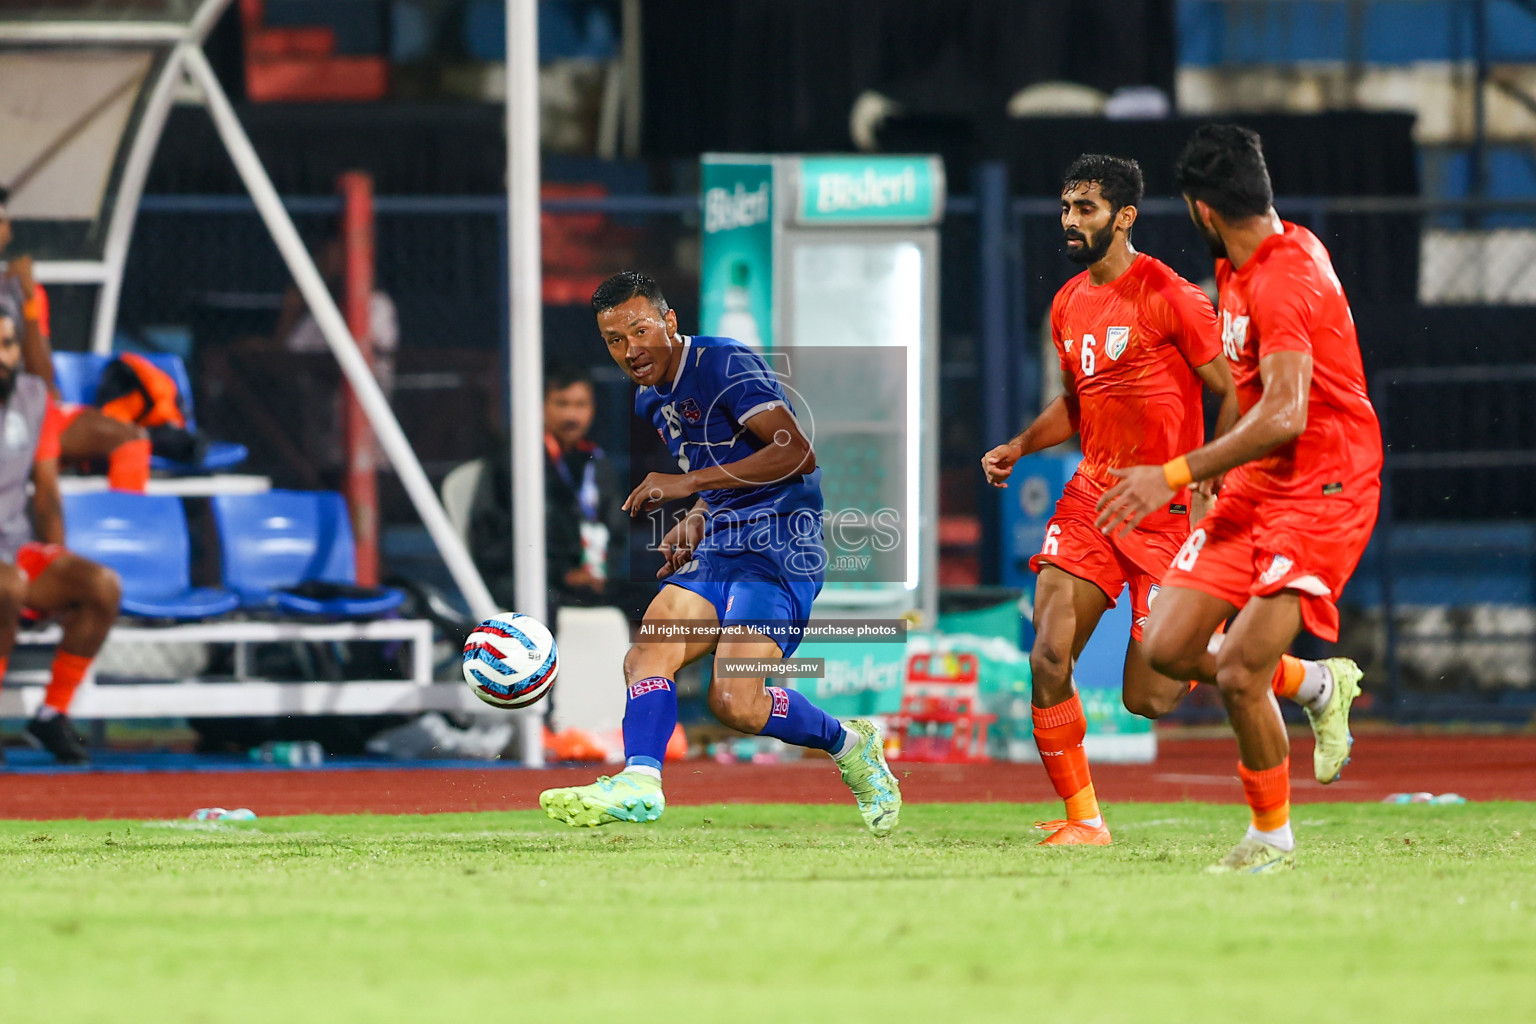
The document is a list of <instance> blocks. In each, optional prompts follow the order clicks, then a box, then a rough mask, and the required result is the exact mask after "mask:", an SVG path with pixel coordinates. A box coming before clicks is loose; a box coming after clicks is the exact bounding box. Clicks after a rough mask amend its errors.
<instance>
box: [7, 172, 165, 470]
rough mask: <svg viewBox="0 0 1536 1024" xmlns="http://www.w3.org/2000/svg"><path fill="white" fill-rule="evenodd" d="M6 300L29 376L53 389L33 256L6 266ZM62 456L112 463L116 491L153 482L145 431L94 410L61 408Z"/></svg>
mask: <svg viewBox="0 0 1536 1024" xmlns="http://www.w3.org/2000/svg"><path fill="white" fill-rule="evenodd" d="M9 202H10V192H9V190H7V189H4V188H0V254H3V253H4V252H5V250H6V249H7V248H9V246H10V244H11V220H10V214H9V212H8V211H7V208H6V204H7V203H9ZM0 296H4V297H6V298H8V299H9V300H10V302H11V304H13V305H14V306H15V308H16V311H17V312H19V313H20V321H19V322H18V323H17V325H16V330H17V333H18V336H19V337H18V340H19V342H20V344H21V351H22V357H23V365H24V366H25V367H26V372H28V373H30V374H34V375H35V376H37V377H40V378H42V380H43V383H44V384H46V385H47V386H48V390H49V391H50V392H52V393H53V395H54V398H55V399H57V398H58V391H57V389H56V388H55V387H54V385H53V338H52V332H51V325H50V323H49V319H50V317H49V307H48V291H47V289H46V288H44V287H43V285H42V283H41V282H40V281H38V280H36V279H35V278H34V277H33V273H32V257H31V256H30V255H27V254H22V255H19V256H13V257H12V258H11V259H10V260H9V262H6V263H0ZM58 416H59V423H60V428H59V453H60V458H62V459H63V460H64V461H65V462H66V463H75V462H95V461H98V460H106V463H107V484H108V485H109V486H110V487H112V488H114V489H115V490H123V491H142V490H144V487H145V485H146V484H147V483H148V482H149V459H150V454H151V452H150V443H149V435H148V434H147V433H146V432H145V430H144V428H142V427H140V426H138V425H136V424H134V423H131V422H125V421H123V420H121V419H114V418H112V417H111V416H108V415H106V414H104V413H102V412H101V411H99V410H97V409H93V408H91V407H90V406H88V405H76V404H72V403H65V404H60V405H59V407H58Z"/></svg>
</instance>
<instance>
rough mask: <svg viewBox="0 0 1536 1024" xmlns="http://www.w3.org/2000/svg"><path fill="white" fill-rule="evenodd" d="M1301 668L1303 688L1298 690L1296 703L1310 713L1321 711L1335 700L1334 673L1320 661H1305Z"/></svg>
mask: <svg viewBox="0 0 1536 1024" xmlns="http://www.w3.org/2000/svg"><path fill="white" fill-rule="evenodd" d="M1301 667H1302V670H1303V671H1302V676H1301V686H1300V688H1298V689H1297V690H1296V697H1295V700H1296V703H1298V704H1300V705H1301V706H1302V707H1304V708H1306V709H1307V710H1308V711H1321V710H1323V709H1324V708H1326V707H1327V706H1328V702H1329V701H1330V700H1332V699H1333V673H1332V672H1330V671H1328V666H1327V665H1324V664H1323V663H1322V662H1320V661H1303V662H1302V663H1301Z"/></svg>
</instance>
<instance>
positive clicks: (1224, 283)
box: [1216, 222, 1381, 498]
mask: <svg viewBox="0 0 1536 1024" xmlns="http://www.w3.org/2000/svg"><path fill="white" fill-rule="evenodd" d="M1282 223H1283V224H1284V226H1285V230H1284V231H1283V232H1282V233H1281V234H1278V235H1272V236H1270V237H1269V238H1267V239H1265V241H1264V243H1263V244H1262V245H1260V246H1259V247H1258V249H1257V250H1255V251H1254V254H1253V255H1252V256H1251V257H1250V258H1249V259H1248V261H1247V262H1246V263H1244V264H1243V266H1242V269H1240V270H1234V269H1233V268H1232V264H1231V262H1230V261H1228V260H1224V259H1223V260H1217V261H1216V282H1217V284H1218V286H1219V287H1220V289H1221V335H1222V347H1223V349H1224V350H1225V352H1226V355H1227V360H1228V361H1229V362H1230V363H1231V364H1232V376H1233V378H1234V379H1235V380H1236V381H1237V397H1238V403H1239V405H1240V406H1241V408H1242V411H1243V412H1245V413H1246V412H1247V411H1248V410H1249V409H1251V408H1252V407H1253V405H1254V403H1256V402H1257V401H1258V400H1259V396H1260V395H1262V394H1263V393H1264V385H1263V382H1262V381H1261V380H1260V378H1259V360H1261V359H1263V358H1264V357H1265V356H1266V355H1270V354H1272V353H1275V352H1305V353H1307V354H1308V355H1310V356H1311V357H1312V388H1311V391H1310V393H1309V394H1308V397H1307V425H1306V429H1305V430H1303V431H1302V434H1301V436H1300V437H1298V438H1297V439H1296V440H1294V441H1292V442H1290V443H1289V444H1285V445H1281V446H1280V447H1279V448H1276V449H1275V450H1274V451H1272V452H1270V453H1269V454H1268V455H1266V456H1264V458H1262V459H1259V460H1257V461H1254V462H1250V463H1247V464H1246V465H1243V466H1239V467H1238V468H1237V469H1235V470H1233V471H1232V473H1231V474H1229V475H1228V476H1227V486H1229V487H1235V488H1237V489H1238V491H1239V492H1240V493H1243V494H1246V495H1250V496H1253V497H1259V498H1267V497H1293V498H1302V497H1315V496H1328V497H1331V496H1334V495H1343V496H1345V497H1351V496H1363V495H1364V494H1365V493H1368V492H1370V493H1374V490H1373V489H1374V488H1376V487H1379V486H1380V482H1381V425H1380V424H1379V423H1378V422H1377V420H1376V410H1375V409H1374V408H1372V406H1371V399H1370V396H1369V395H1368V394H1367V392H1366V387H1365V370H1364V368H1363V366H1362V365H1361V361H1360V343H1359V341H1358V340H1357V339H1356V337H1355V321H1354V317H1353V316H1352V315H1351V314H1350V311H1349V300H1348V299H1346V298H1345V297H1344V288H1343V286H1341V285H1340V284H1339V278H1338V275H1336V274H1335V273H1334V271H1333V261H1332V260H1331V259H1330V258H1329V256H1328V250H1327V249H1326V248H1324V246H1323V243H1322V242H1320V241H1319V240H1318V238H1317V236H1316V235H1314V234H1313V233H1312V232H1310V231H1308V230H1307V229H1306V228H1304V227H1301V226H1299V225H1296V224H1291V223H1289V222H1282Z"/></svg>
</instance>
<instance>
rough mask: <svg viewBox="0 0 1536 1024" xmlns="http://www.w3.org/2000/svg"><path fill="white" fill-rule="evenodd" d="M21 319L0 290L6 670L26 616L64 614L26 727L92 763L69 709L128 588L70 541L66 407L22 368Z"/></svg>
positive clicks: (2, 643) (68, 755) (0, 661)
mask: <svg viewBox="0 0 1536 1024" xmlns="http://www.w3.org/2000/svg"><path fill="white" fill-rule="evenodd" d="M20 320H21V314H20V312H19V311H17V310H16V309H15V307H14V306H13V305H12V304H11V303H10V302H9V301H8V300H6V299H4V298H0V421H3V422H4V424H5V429H4V430H0V678H3V677H4V675H5V667H6V662H7V661H8V660H9V659H10V656H11V651H12V650H13V649H14V648H15V646H16V631H17V629H18V628H19V625H20V620H21V619H23V618H25V619H27V620H28V621H33V622H35V621H40V620H45V619H53V618H56V619H58V620H59V623H60V625H61V626H63V628H64V636H63V638H62V639H60V641H59V647H58V652H57V653H56V654H55V655H54V658H53V678H52V680H51V681H50V682H49V683H48V690H47V692H46V693H45V695H44V697H43V706H42V707H40V708H39V709H38V711H37V717H35V718H33V719H32V721H31V722H29V723H27V732H29V733H31V734H32V735H33V736H34V737H36V738H37V740H38V742H40V743H41V744H42V745H43V746H44V748H46V749H47V750H48V752H49V753H51V754H53V756H54V757H56V758H58V759H59V761H60V762H61V763H63V764H85V763H86V762H87V761H88V760H89V759H90V758H89V756H88V755H87V753H86V749H85V744H84V743H82V742H81V741H80V737H79V736H78V735H76V733H75V730H74V727H73V726H72V725H71V724H70V721H69V718H68V717H67V714H66V713H67V712H68V710H69V704H70V701H71V700H73V699H74V696H75V690H77V689H78V688H79V686H80V683H81V681H82V680H83V679H84V678H85V674H86V672H87V670H89V669H90V667H91V661H92V660H93V659H94V658H95V657H96V653H97V652H98V651H100V650H101V645H102V643H103V642H105V641H106V639H107V632H108V630H110V629H111V628H112V623H113V622H115V621H116V620H117V611H118V603H119V601H120V600H121V597H122V590H121V586H120V585H119V583H118V580H117V574H116V573H114V572H113V571H112V570H111V569H108V568H106V567H104V566H100V565H97V564H96V563H95V562H90V561H87V560H86V559H84V558H81V557H80V556H79V555H74V554H71V553H70V552H68V551H66V550H65V548H64V506H63V502H62V500H61V499H60V497H59V426H60V422H59V421H60V416H59V409H58V406H57V405H56V404H55V403H54V401H53V396H52V395H50V394H49V393H48V386H47V385H46V384H45V383H43V380H42V378H40V377H37V376H35V375H34V374H31V373H27V372H26V371H25V370H23V368H22V358H21V340H20V338H19V337H18V332H17V325H18V324H19V322H20ZM28 483H30V484H31V485H32V492H33V493H32V499H31V502H30V506H31V507H30V512H31V516H30V521H29V517H28V511H29V508H28V505H29V502H28V500H27V485H28Z"/></svg>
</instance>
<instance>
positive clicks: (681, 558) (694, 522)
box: [656, 498, 709, 580]
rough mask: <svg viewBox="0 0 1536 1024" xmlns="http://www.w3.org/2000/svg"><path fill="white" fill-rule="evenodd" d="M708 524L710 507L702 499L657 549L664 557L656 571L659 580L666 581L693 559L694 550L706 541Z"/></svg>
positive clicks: (674, 524)
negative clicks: (705, 530)
mask: <svg viewBox="0 0 1536 1024" xmlns="http://www.w3.org/2000/svg"><path fill="white" fill-rule="evenodd" d="M708 522H709V505H708V504H707V503H706V502H705V501H704V499H703V498H700V499H699V500H698V501H696V502H694V503H693V507H692V508H690V509H689V510H688V511H687V512H686V513H684V515H683V517H682V518H681V519H679V520H678V521H677V522H675V523H673V524H672V529H670V530H668V531H667V533H666V536H664V537H662V538H661V544H660V546H659V547H658V548H657V550H658V551H659V552H660V553H661V557H662V566H661V568H660V569H657V570H656V578H657V579H659V580H661V579H666V578H667V577H668V576H670V575H672V574H673V573H674V572H676V571H677V570H679V569H681V568H682V567H683V566H685V565H687V564H688V563H689V562H690V561H691V560H692V559H693V550H694V548H696V547H698V546H699V542H700V541H701V540H703V539H704V527H705V525H706V524H707V523H708Z"/></svg>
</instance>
